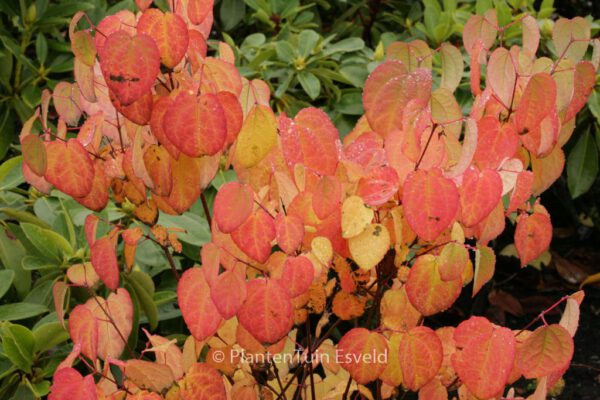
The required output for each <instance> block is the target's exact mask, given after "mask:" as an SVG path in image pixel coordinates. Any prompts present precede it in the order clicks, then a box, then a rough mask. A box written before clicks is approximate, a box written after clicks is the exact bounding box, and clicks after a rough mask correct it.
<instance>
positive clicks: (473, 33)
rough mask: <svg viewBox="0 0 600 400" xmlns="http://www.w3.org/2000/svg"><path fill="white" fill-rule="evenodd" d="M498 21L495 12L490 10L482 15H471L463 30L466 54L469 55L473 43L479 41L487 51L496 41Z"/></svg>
mask: <svg viewBox="0 0 600 400" xmlns="http://www.w3.org/2000/svg"><path fill="white" fill-rule="evenodd" d="M497 32H498V20H497V17H496V10H494V9H490V10H488V11H486V13H485V14H484V15H477V14H476V15H472V16H471V17H470V18H469V20H468V21H467V23H466V24H465V27H464V29H463V36H462V38H463V43H464V46H465V50H466V51H467V54H469V55H471V57H472V52H473V47H474V46H475V43H476V42H477V41H478V40H480V41H481V43H482V45H483V48H484V49H486V50H487V49H489V48H490V47H492V45H493V44H494V41H495V40H496V34H497Z"/></svg>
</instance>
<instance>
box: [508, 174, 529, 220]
mask: <svg viewBox="0 0 600 400" xmlns="http://www.w3.org/2000/svg"><path fill="white" fill-rule="evenodd" d="M533 179H534V175H533V173H532V172H531V171H521V172H519V175H517V182H516V183H515V187H514V189H513V190H512V192H511V194H510V202H509V203H508V208H507V209H506V213H507V214H510V213H511V212H513V211H516V210H517V209H518V208H519V207H521V206H522V205H523V203H525V202H526V201H527V200H529V198H530V197H531V192H532V190H533Z"/></svg>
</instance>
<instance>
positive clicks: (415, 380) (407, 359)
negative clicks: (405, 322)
mask: <svg viewBox="0 0 600 400" xmlns="http://www.w3.org/2000/svg"><path fill="white" fill-rule="evenodd" d="M398 356H399V359H400V367H401V368H402V377H403V382H402V384H403V385H404V386H406V387H407V388H409V389H410V390H414V391H417V390H419V389H420V388H421V387H423V386H424V385H425V384H426V383H428V382H429V381H431V380H432V379H433V378H434V377H435V375H436V374H437V373H438V371H439V369H440V367H441V366H442V359H443V358H444V353H443V349H442V342H441V341H440V338H439V337H438V336H437V335H436V334H435V332H434V331H433V330H432V329H430V328H428V327H426V326H418V327H416V328H412V329H411V330H409V331H408V333H406V334H405V335H403V337H402V341H401V342H400V348H399V351H398Z"/></svg>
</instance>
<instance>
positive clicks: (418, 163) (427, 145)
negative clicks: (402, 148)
mask: <svg viewBox="0 0 600 400" xmlns="http://www.w3.org/2000/svg"><path fill="white" fill-rule="evenodd" d="M437 127H438V124H433V126H432V127H431V133H430V134H429V138H428V139H427V143H425V148H424V149H423V152H422V153H421V155H420V156H419V161H417V164H416V165H415V171H416V170H418V169H419V165H421V161H423V157H425V153H426V152H427V149H428V148H429V143H431V138H432V137H433V134H434V133H435V130H436V129H437Z"/></svg>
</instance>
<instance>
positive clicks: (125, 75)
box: [99, 30, 160, 105]
mask: <svg viewBox="0 0 600 400" xmlns="http://www.w3.org/2000/svg"><path fill="white" fill-rule="evenodd" d="M99 50H100V51H99V54H100V68H101V69H102V74H103V75H104V79H105V80H106V84H107V85H108V88H109V89H110V90H111V91H112V92H113V93H114V94H115V96H116V97H117V99H119V101H120V102H121V103H122V104H123V105H128V104H131V103H133V102H134V101H136V100H137V99H139V98H140V97H142V96H143V95H144V94H146V93H147V92H149V91H150V89H151V88H152V86H153V85H154V82H155V80H156V77H157V76H158V73H159V72H160V55H159V52H158V48H157V47H156V43H155V42H154V40H153V39H152V38H151V37H150V36H148V35H146V34H143V33H142V34H138V35H135V36H130V35H129V33H127V32H126V31H124V30H119V31H116V32H114V33H112V34H110V35H109V36H108V37H107V38H106V41H105V42H104V44H103V46H102V48H101V49H99Z"/></svg>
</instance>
